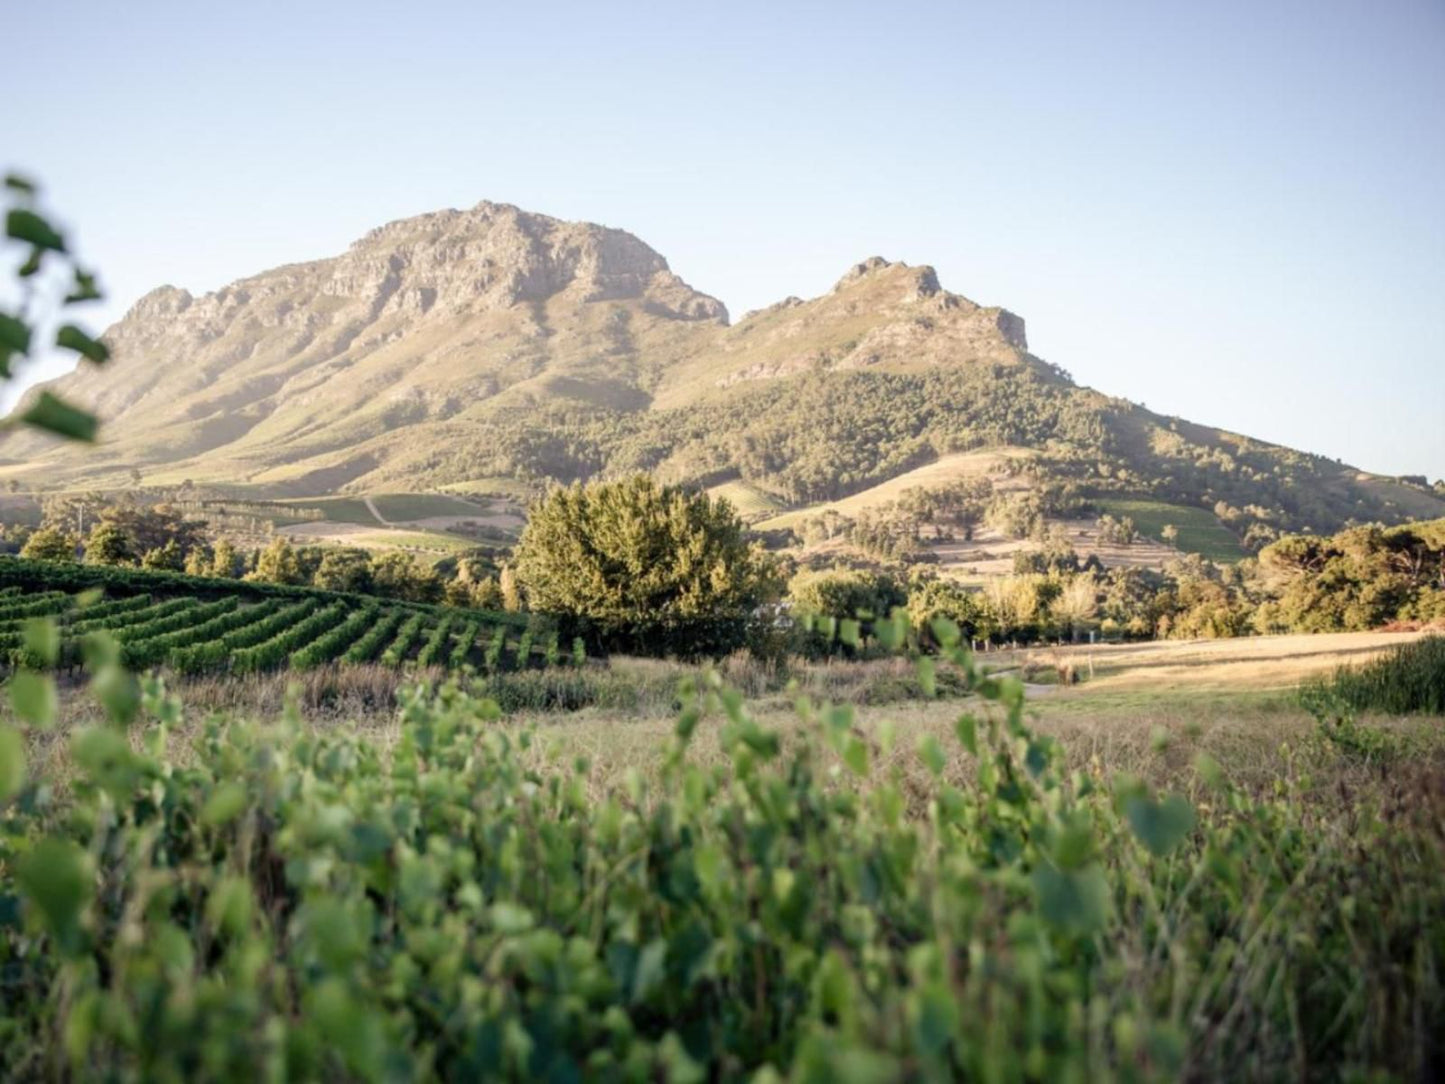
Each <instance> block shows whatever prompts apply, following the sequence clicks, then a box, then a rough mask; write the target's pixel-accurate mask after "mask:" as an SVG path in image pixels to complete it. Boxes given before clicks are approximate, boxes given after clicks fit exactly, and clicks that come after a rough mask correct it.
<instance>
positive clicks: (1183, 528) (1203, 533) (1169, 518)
mask: <svg viewBox="0 0 1445 1084" xmlns="http://www.w3.org/2000/svg"><path fill="white" fill-rule="evenodd" d="M1097 503H1098V505H1099V507H1100V508H1101V509H1102V510H1103V511H1105V512H1107V513H1108V514H1109V515H1111V516H1114V517H1115V518H1122V517H1124V516H1128V517H1129V518H1130V519H1132V520H1133V521H1134V526H1136V527H1137V528H1139V533H1140V534H1142V535H1144V536H1145V537H1147V538H1152V539H1154V540H1155V541H1159V540H1161V539H1162V537H1163V535H1162V532H1163V530H1164V527H1165V525H1166V524H1171V523H1172V524H1173V525H1174V526H1175V527H1176V528H1177V529H1178V531H1179V539H1178V541H1177V542H1176V543H1175V545H1176V546H1177V547H1178V548H1179V549H1180V550H1182V551H1184V552H1185V553H1198V554H1200V555H1202V556H1204V557H1207V558H1209V559H1210V560H1211V561H1216V562H1218V563H1220V564H1234V563H1235V562H1236V561H1239V560H1241V559H1242V558H1243V557H1244V556H1245V552H1244V550H1243V549H1242V548H1241V547H1240V545H1239V539H1238V538H1236V537H1235V536H1234V533H1233V532H1232V531H1230V530H1229V528H1228V527H1226V526H1224V524H1222V523H1220V522H1219V519H1218V517H1216V516H1215V515H1214V513H1213V512H1210V511H1208V510H1207V509H1204V508H1193V507H1190V506H1189V505H1183V504H1166V503H1165V502H1164V501H1150V500H1124V499H1120V500H1114V499H1107V498H1106V499H1102V500H1100V501H1098V502H1097Z"/></svg>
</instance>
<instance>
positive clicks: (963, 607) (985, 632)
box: [908, 577, 993, 643]
mask: <svg viewBox="0 0 1445 1084" xmlns="http://www.w3.org/2000/svg"><path fill="white" fill-rule="evenodd" d="M939 618H942V619H944V620H946V621H952V622H953V623H954V624H955V625H956V626H958V630H959V632H961V633H962V634H963V635H964V636H965V637H967V638H968V639H975V638H977V639H987V638H988V636H989V635H990V633H991V632H992V631H993V627H992V622H991V621H990V620H989V617H988V613H987V610H986V607H985V606H984V605H983V600H982V598H981V597H980V596H979V594H978V593H977V592H976V591H972V590H970V589H969V588H967V587H965V586H964V585H963V584H961V583H959V582H958V581H957V580H946V579H942V578H940V577H931V578H929V579H920V580H918V581H916V582H915V583H914V584H913V586H912V589H911V590H910V591H909V592H908V621H909V624H911V625H912V626H913V627H914V628H915V629H917V630H918V634H919V635H920V636H921V637H923V639H924V640H925V642H928V643H932V642H933V639H934V636H933V622H934V621H935V620H937V619H939Z"/></svg>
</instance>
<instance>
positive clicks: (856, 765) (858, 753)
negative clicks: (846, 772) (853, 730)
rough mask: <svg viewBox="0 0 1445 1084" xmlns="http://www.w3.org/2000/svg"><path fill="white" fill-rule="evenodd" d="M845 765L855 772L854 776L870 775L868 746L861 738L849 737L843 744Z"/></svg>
mask: <svg viewBox="0 0 1445 1084" xmlns="http://www.w3.org/2000/svg"><path fill="white" fill-rule="evenodd" d="M843 763H844V764H846V765H848V767H849V768H851V769H852V770H853V774H854V775H867V774H868V746H866V745H864V744H863V741H862V739H861V738H856V737H853V736H852V735H849V737H848V739H847V741H845V742H844V743H843Z"/></svg>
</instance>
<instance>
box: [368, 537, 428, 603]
mask: <svg viewBox="0 0 1445 1084" xmlns="http://www.w3.org/2000/svg"><path fill="white" fill-rule="evenodd" d="M371 583H372V590H373V591H375V592H376V593H377V594H378V595H385V596H386V597H387V598H399V599H404V600H406V601H408V602H437V601H439V600H440V599H441V597H442V582H441V579H440V578H439V577H438V576H437V574H436V573H435V572H433V571H432V570H431V569H429V568H424V567H422V566H421V565H420V564H418V563H417V560H416V558H415V557H413V556H412V555H411V554H409V553H407V552H405V551H404V550H387V551H385V552H383V553H378V554H376V555H375V556H374V557H372V559H371Z"/></svg>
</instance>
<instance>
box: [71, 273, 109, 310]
mask: <svg viewBox="0 0 1445 1084" xmlns="http://www.w3.org/2000/svg"><path fill="white" fill-rule="evenodd" d="M100 296H101V295H100V290H99V289H98V288H97V287H96V285H95V276H94V275H92V274H90V273H89V272H88V271H82V270H81V269H80V268H78V267H77V268H76V269H75V289H74V290H72V291H71V292H70V293H68V294H66V295H65V303H66V304H67V305H74V304H78V303H79V302H82V301H99V300H100Z"/></svg>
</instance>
